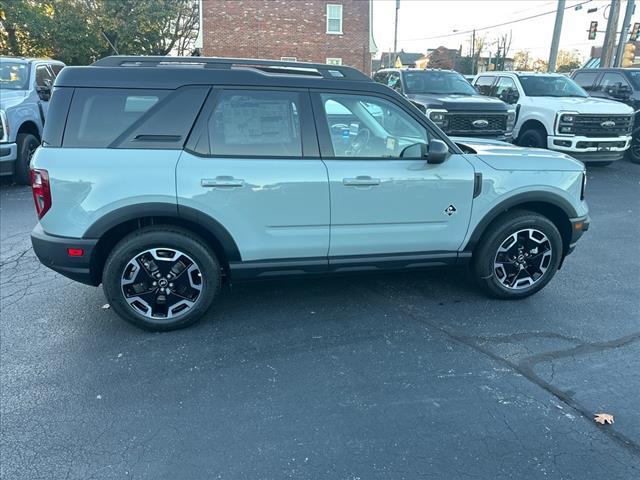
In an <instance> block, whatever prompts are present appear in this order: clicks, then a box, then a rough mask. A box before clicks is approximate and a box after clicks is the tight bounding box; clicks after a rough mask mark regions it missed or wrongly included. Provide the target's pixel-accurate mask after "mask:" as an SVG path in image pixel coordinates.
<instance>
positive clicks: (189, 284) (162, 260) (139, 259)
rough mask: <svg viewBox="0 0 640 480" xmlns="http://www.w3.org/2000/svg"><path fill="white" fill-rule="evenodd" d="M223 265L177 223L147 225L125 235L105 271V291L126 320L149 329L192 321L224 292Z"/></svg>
mask: <svg viewBox="0 0 640 480" xmlns="http://www.w3.org/2000/svg"><path fill="white" fill-rule="evenodd" d="M220 280H221V271H220V264H219V262H218V260H217V258H216V256H215V254H214V253H213V252H211V251H210V250H209V248H207V246H206V245H205V243H204V242H203V241H202V240H200V239H199V238H198V237H196V236H194V235H192V234H191V233H190V232H189V231H187V230H183V229H181V228H177V227H171V226H157V227H146V228H143V229H141V230H138V231H136V232H134V233H132V234H130V235H128V236H127V237H125V238H124V239H123V240H121V241H120V242H119V243H118V244H117V245H116V246H115V247H114V249H113V250H112V251H111V253H110V254H109V257H108V258H107V261H106V263H105V268H104V271H103V275H102V283H103V289H104V293H105V296H106V297H107V300H108V301H109V304H110V305H111V306H112V308H113V310H114V311H115V312H116V313H117V314H118V315H120V317H122V318H123V319H124V320H126V321H128V322H130V323H132V324H134V325H136V326H138V327H141V328H144V329H147V330H154V331H167V330H175V329H178V328H184V327H186V326H189V325H191V324H193V323H195V322H196V321H198V320H199V319H200V317H202V315H203V314H204V313H205V312H206V311H207V310H208V309H209V307H210V306H211V304H212V303H213V300H214V298H215V297H216V296H217V294H218V292H219V291H220Z"/></svg>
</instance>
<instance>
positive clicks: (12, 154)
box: [0, 143, 18, 175]
mask: <svg viewBox="0 0 640 480" xmlns="http://www.w3.org/2000/svg"><path fill="white" fill-rule="evenodd" d="M16 158H18V146H17V145H16V144H15V143H0V175H11V174H13V166H14V164H15V161H16Z"/></svg>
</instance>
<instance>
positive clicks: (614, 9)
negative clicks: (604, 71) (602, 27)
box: [600, 0, 620, 68]
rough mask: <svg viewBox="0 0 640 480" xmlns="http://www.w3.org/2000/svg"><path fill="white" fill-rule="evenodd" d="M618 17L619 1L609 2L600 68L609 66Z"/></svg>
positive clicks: (612, 0)
mask: <svg viewBox="0 0 640 480" xmlns="http://www.w3.org/2000/svg"><path fill="white" fill-rule="evenodd" d="M619 16H620V0H611V8H609V19H608V20H607V30H606V32H605V34H604V43H603V44H602V53H601V54H600V68H608V67H610V66H611V63H612V62H611V60H612V57H613V47H614V44H615V43H616V31H617V30H618V17H619Z"/></svg>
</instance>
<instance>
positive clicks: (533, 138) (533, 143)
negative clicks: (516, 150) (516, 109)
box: [516, 128, 547, 148]
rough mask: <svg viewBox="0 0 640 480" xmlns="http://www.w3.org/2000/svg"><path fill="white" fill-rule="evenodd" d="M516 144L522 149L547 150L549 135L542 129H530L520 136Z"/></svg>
mask: <svg viewBox="0 0 640 480" xmlns="http://www.w3.org/2000/svg"><path fill="white" fill-rule="evenodd" d="M516 143H517V144H518V145H519V146H521V147H530V148H547V135H546V133H545V132H543V131H542V130H541V129H538V128H529V129H527V130H525V131H524V132H522V133H521V134H520V135H518V140H517V141H516Z"/></svg>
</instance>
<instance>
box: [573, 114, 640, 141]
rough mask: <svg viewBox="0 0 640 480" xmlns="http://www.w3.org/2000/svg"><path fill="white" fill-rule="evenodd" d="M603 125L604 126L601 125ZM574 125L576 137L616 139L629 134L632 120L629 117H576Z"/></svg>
mask: <svg viewBox="0 0 640 480" xmlns="http://www.w3.org/2000/svg"><path fill="white" fill-rule="evenodd" d="M603 123H604V124H605V125H602V124H603ZM607 123H609V125H607ZM610 123H613V125H610ZM574 125H575V126H574V132H575V134H576V135H582V136H584V137H617V136H620V135H629V134H630V133H631V128H632V126H633V118H632V117H631V115H576V120H575V123H574Z"/></svg>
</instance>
